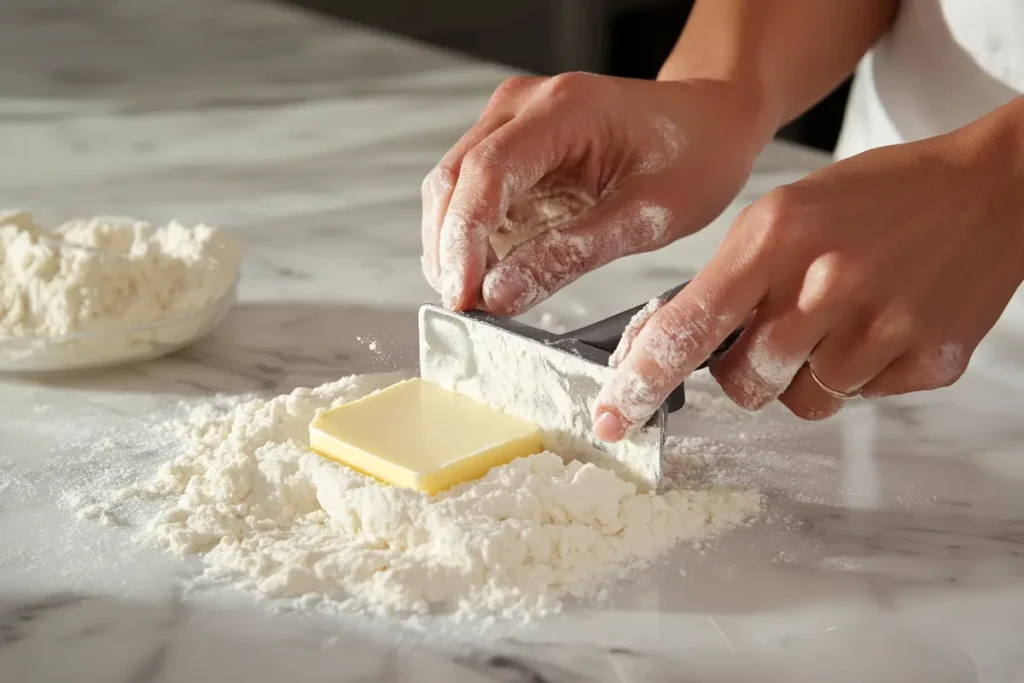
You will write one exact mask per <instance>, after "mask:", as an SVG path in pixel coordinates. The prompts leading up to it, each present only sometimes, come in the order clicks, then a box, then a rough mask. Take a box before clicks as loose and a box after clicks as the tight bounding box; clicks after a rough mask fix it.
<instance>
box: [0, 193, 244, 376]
mask: <svg viewBox="0 0 1024 683" xmlns="http://www.w3.org/2000/svg"><path fill="white" fill-rule="evenodd" d="M239 263H240V248H239V245H238V243H237V241H236V240H235V239H234V238H232V237H231V236H230V235H229V234H228V233H226V232H225V231H223V230H220V229H218V228H215V227H211V226H207V225H202V224H200V225H195V226H187V225H183V224H181V223H178V222H175V221H172V222H170V223H168V224H167V225H162V226H155V225H152V224H151V223H147V222H145V221H139V220H134V219H130V218H121V217H106V216H100V217H94V218H78V219H73V220H69V221H67V222H65V223H62V224H60V225H58V226H57V227H55V228H53V229H49V228H46V227H44V226H42V225H41V224H40V223H39V222H38V221H37V220H36V219H35V217H34V216H33V215H32V214H30V213H28V212H24V211H3V212H0V371H3V372H46V371H55V370H69V369H78V368H91V367H101V366H111V365H120V364H124V363H129V362H137V361H142V360H146V359H151V358H156V357H158V356H162V355H165V354H168V353H171V352H173V351H175V350H177V349H180V348H182V347H184V346H187V345H188V344H191V343H192V342H194V341H196V340H197V339H199V338H201V337H202V336H204V335H206V334H207V333H209V332H210V331H212V330H213V328H214V327H216V326H217V325H218V324H219V323H220V322H221V321H222V320H223V319H224V317H225V316H226V315H227V312H228V310H229V309H230V308H231V306H232V304H233V303H234V301H235V295H236V290H237V282H238V271H239Z"/></svg>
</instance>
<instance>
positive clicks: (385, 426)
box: [309, 379, 543, 493]
mask: <svg viewBox="0 0 1024 683" xmlns="http://www.w3.org/2000/svg"><path fill="white" fill-rule="evenodd" d="M309 445H310V446H311V447H312V448H313V450H315V451H316V452H317V453H319V454H320V455H322V456H324V457H326V458H330V459H331V460H336V461H338V462H341V463H344V464H346V465H348V466H349V467H352V468H353V469H355V470H358V471H360V472H362V473H363V474H368V475H370V476H372V477H376V478H377V479H380V480H381V481H384V482H386V483H389V484H394V485H395V486H404V487H407V488H411V489H415V490H417V491H423V492H426V493H436V492H438V491H443V490H444V489H446V488H449V487H450V486H454V485H455V484H458V483H461V482H464V481H470V480H472V479H478V478H480V477H482V476H483V475H484V474H486V473H487V471H488V470H489V469H491V468H492V467H496V466H498V465H504V464H506V463H508V462H511V461H512V460H514V459H516V458H519V457H522V456H526V455H532V454H534V453H539V452H541V450H543V448H542V446H541V432H540V429H538V428H537V427H536V426H535V425H533V424H531V423H529V422H527V421H525V420H521V419H519V418H517V417H513V416H512V415H507V414H505V413H503V412H501V411H500V410H495V409H494V408H491V407H489V406H487V405H484V404H483V403H478V402H477V401H474V400H473V399H471V398H468V397H466V396H463V395H462V394H459V393H456V392H454V391H449V390H447V389H443V388H441V387H439V386H437V385H436V384H432V383H430V382H426V381H423V380H421V379H410V380H406V381H404V382H399V383H398V384H395V385H393V386H390V387H388V388H387V389H384V390H382V391H379V392H377V393H376V394H371V395H369V396H366V397H364V398H361V399H359V400H357V401H353V402H351V403H346V404H344V405H341V406H338V407H337V408H334V409H333V410H327V411H322V412H320V413H318V414H317V416H316V417H315V418H313V421H312V422H311V423H310V425H309Z"/></svg>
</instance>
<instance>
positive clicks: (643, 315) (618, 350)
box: [608, 297, 668, 368]
mask: <svg viewBox="0 0 1024 683" xmlns="http://www.w3.org/2000/svg"><path fill="white" fill-rule="evenodd" d="M667 302H668V299H663V298H661V297H655V298H653V299H651V300H650V301H648V302H647V303H646V304H645V305H644V307H643V308H641V309H640V310H639V311H637V312H636V314H635V315H634V316H633V317H632V318H631V319H630V321H629V324H628V325H626V329H625V330H623V332H622V337H621V338H620V339H619V343H618V345H617V346H616V347H615V351H614V352H613V353H612V355H611V357H610V358H609V359H608V367H610V368H617V367H619V365H620V364H621V363H622V361H623V359H625V357H626V355H627V354H629V350H630V349H631V348H632V347H633V341H634V340H635V339H636V336H637V335H638V334H640V330H642V329H643V328H644V325H646V324H647V321H648V320H650V319H651V316H652V315H654V314H655V313H656V312H657V311H658V310H659V309H661V307H662V306H664V305H665V304H666V303H667Z"/></svg>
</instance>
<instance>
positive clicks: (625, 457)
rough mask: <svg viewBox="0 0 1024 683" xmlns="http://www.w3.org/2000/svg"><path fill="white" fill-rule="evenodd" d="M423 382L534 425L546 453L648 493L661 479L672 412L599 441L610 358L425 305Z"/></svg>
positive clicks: (502, 321)
mask: <svg viewBox="0 0 1024 683" xmlns="http://www.w3.org/2000/svg"><path fill="white" fill-rule="evenodd" d="M419 344H420V376H421V377H422V378H423V379H425V380H427V381H430V382H434V383H435V384H439V385H441V386H443V387H445V388H447V389H451V390H453V391H457V392H459V393H461V394H464V395H466V396H469V397H470V398H473V399H475V400H477V401H481V402H482V403H486V404H488V405H490V406H492V407H494V408H498V409H500V410H504V411H506V412H508V413H509V414H512V415H515V416H516V417H519V418H522V419H524V420H528V421H530V422H533V423H534V424H536V425H537V426H538V427H540V428H541V430H542V431H543V433H544V447H545V448H546V449H548V450H550V451H552V452H554V453H558V454H559V455H561V456H562V457H563V458H566V459H577V460H581V461H583V462H592V463H594V464H596V465H599V466H601V467H605V468H608V469H611V470H613V471H615V472H616V473H617V474H619V475H620V476H622V477H624V478H626V479H628V480H630V481H633V482H634V483H636V484H637V485H638V486H639V487H640V488H641V489H643V490H648V489H651V488H657V486H658V484H659V482H660V480H661V474H662V452H663V449H664V441H665V427H666V421H667V415H668V412H667V410H666V409H665V408H664V407H663V408H662V409H661V410H659V411H658V412H657V413H656V414H655V416H654V417H653V418H652V419H651V421H650V422H649V423H648V425H647V426H646V427H645V428H644V429H642V430H641V431H640V432H639V433H638V434H636V435H635V436H633V437H632V438H630V439H626V440H623V441H621V442H619V443H615V444H608V443H603V442H599V441H597V440H595V439H594V437H593V421H592V418H591V413H592V410H593V407H594V403H595V401H596V399H597V394H598V392H599V391H600V389H601V385H602V384H603V382H604V380H605V379H606V378H607V377H608V376H609V374H610V372H611V370H610V369H609V368H608V353H607V352H605V351H601V350H599V349H595V348H594V347H591V346H588V345H586V344H582V343H581V342H579V341H576V340H573V339H562V338H560V337H558V336H557V335H553V334H549V333H547V332H544V331H543V330H539V329H536V328H533V327H530V326H528V325H524V324H522V323H519V322H516V321H514V320H509V319H506V318H497V317H493V316H489V315H486V314H483V313H478V312H470V313H455V312H452V311H449V310H446V309H444V308H441V307H439V306H433V305H429V304H428V305H425V306H423V307H421V308H420V312H419Z"/></svg>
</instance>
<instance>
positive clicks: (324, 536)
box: [89, 375, 761, 620]
mask: <svg viewBox="0 0 1024 683" xmlns="http://www.w3.org/2000/svg"><path fill="white" fill-rule="evenodd" d="M397 379H398V377H397V376H394V375H377V376H367V375H364V376H353V377H348V378H345V379H342V380H339V381H337V382H333V383H330V384H325V385H323V386H320V387H317V388H314V389H297V390H295V391H293V392H292V393H291V394H288V395H284V396H279V397H277V398H274V399H271V400H249V401H247V402H243V403H240V404H238V405H236V406H234V407H231V408H227V409H225V408H224V406H223V402H221V403H220V404H215V403H211V404H209V405H200V406H198V407H195V408H193V410H192V411H191V413H190V414H189V415H188V416H187V418H186V419H185V420H183V421H181V422H180V423H179V424H178V425H177V430H178V435H179V438H180V441H181V443H182V444H183V452H182V453H181V454H180V455H179V456H178V457H177V458H175V459H174V460H173V461H171V462H168V463H166V464H165V465H163V466H162V467H161V468H160V470H159V471H158V473H157V474H156V476H155V477H154V478H153V479H152V480H150V481H147V482H144V483H140V484H135V485H132V486H128V487H126V488H123V489H121V490H119V491H118V492H116V493H115V494H114V495H113V497H112V500H111V503H110V507H111V509H113V508H116V506H117V504H118V503H126V502H128V501H131V500H138V499H159V500H167V501H168V502H169V503H170V504H169V505H168V506H167V507H166V509H164V510H163V511H161V512H159V513H157V514H156V515H155V516H154V517H152V518H151V519H150V520H149V521H148V522H147V523H146V525H145V527H144V529H143V530H142V532H141V533H140V534H139V538H140V540H143V541H145V542H148V543H153V544H156V545H158V546H161V547H164V548H166V549H168V550H170V551H172V552H173V553H175V554H177V555H181V556H191V555H198V556H201V557H202V558H203V560H204V562H205V568H204V571H203V574H202V576H201V577H199V579H200V580H214V581H227V582H229V583H231V584H234V585H237V586H238V587H241V588H243V589H246V590H249V591H253V592H256V593H259V594H262V595H265V596H268V597H271V598H281V599H291V600H297V601H298V602H299V604H300V605H303V606H310V607H312V606H316V605H319V604H322V603H330V604H331V605H332V606H334V607H339V608H341V609H342V610H345V611H352V612H362V613H367V612H368V613H374V614H384V615H398V616H410V615H419V614H428V613H432V612H443V613H446V614H449V615H450V616H451V617H452V618H453V619H455V620H466V619H493V618H511V619H530V618H535V617H538V616H541V615H544V614H547V613H551V612H556V611H558V610H559V609H561V607H562V605H563V601H564V599H565V598H566V597H567V596H582V597H589V596H591V595H594V594H596V593H597V592H598V591H599V590H600V589H601V588H602V587H606V584H607V583H608V582H609V581H612V580H615V579H618V578H621V577H623V576H625V575H627V574H629V573H630V572H631V571H633V570H635V569H636V568H637V567H638V566H641V565H644V564H647V563H650V562H651V561H653V560H655V559H656V558H657V557H659V556H660V555H661V554H663V553H664V552H666V551H667V550H669V549H670V548H672V547H673V546H675V545H676V544H677V543H679V542H681V541H684V540H685V541H689V542H697V541H700V540H702V539H706V538H710V537H713V536H715V535H717V534H718V533H720V532H722V531H724V530H726V529H729V528H731V527H735V526H737V525H740V524H742V523H744V522H745V521H747V520H749V519H751V518H752V517H753V516H755V515H757V514H758V512H759V511H760V506H761V500H760V495H759V494H758V493H757V492H756V491H754V490H752V489H743V488H734V487H727V486H718V485H701V484H699V483H695V482H691V481H686V478H685V476H680V477H679V478H678V480H677V481H678V483H677V485H675V486H670V487H669V490H667V491H663V492H662V493H660V494H658V495H655V494H649V493H639V492H638V491H637V489H636V487H635V486H634V485H633V484H632V483H629V482H626V481H624V480H622V479H620V478H619V477H617V476H616V475H615V474H613V473H612V472H610V471H608V470H604V469H601V468H599V467H596V466H594V465H592V464H583V463H580V462H576V461H574V462H569V463H566V462H564V461H563V459H562V458H560V457H559V456H557V455H554V454H552V453H541V454H539V455H535V456H532V457H529V458H521V459H519V460H516V461H514V462H512V463H510V464H508V465H505V466H502V467H498V468H495V469H493V470H492V471H491V472H490V473H489V474H488V475H487V476H485V477H484V478H482V479H480V480H477V481H474V482H468V483H466V484H462V485H459V486H457V487H454V488H453V489H450V490H448V491H445V492H443V493H440V494H437V495H435V496H429V495H425V494H420V493H417V492H414V491H411V490H407V489H401V488H396V487H390V486H387V485H383V484H381V483H378V482H377V481H375V480H373V479H370V478H368V477H365V476H363V475H360V474H358V473H356V472H355V471H353V470H351V469H349V468H347V467H344V466H342V465H339V464H337V463H333V462H329V461H326V460H324V459H322V458H320V457H319V456H317V455H316V454H315V453H313V452H312V451H311V450H310V449H309V445H308V425H309V422H310V420H311V419H312V417H313V415H314V414H315V412H316V411H317V410H318V409H320V408H329V407H332V406H336V405H339V404H341V403H345V402H347V401H351V400H354V399H356V398H359V397H361V396H364V395H366V394H368V393H370V392H372V391H375V390H378V389H381V388H383V387H385V386H387V385H390V384H392V383H394V381H396V380H397ZM93 513H95V511H94V510H93V511H90V515H89V516H94V515H93ZM111 514H113V512H112V513H111ZM602 584H605V586H603V585H602Z"/></svg>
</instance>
